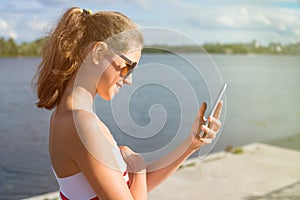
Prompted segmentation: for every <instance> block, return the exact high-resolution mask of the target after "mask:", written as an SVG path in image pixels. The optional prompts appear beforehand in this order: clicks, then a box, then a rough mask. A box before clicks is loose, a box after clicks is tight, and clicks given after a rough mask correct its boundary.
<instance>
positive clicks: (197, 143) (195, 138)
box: [191, 101, 223, 150]
mask: <svg viewBox="0 0 300 200" xmlns="http://www.w3.org/2000/svg"><path fill="white" fill-rule="evenodd" d="M222 106H223V102H222V101H220V102H219V103H218V106H217V108H216V111H215V113H214V115H213V116H212V117H208V119H207V120H208V122H209V125H208V127H207V126H205V125H204V124H205V122H206V119H205V117H204V114H205V111H206V107H207V106H206V103H202V106H201V108H200V109H199V112H198V114H197V116H196V119H195V121H194V124H193V126H192V132H191V137H192V144H191V147H192V148H193V149H195V150H197V149H199V148H200V147H201V146H203V145H204V144H209V143H211V142H212V140H213V139H214V138H215V137H216V134H217V133H218V132H219V130H220V127H221V121H220V120H219V118H220V116H221V110H222ZM201 130H202V131H203V132H204V137H202V138H200V136H199V134H200V132H201Z"/></svg>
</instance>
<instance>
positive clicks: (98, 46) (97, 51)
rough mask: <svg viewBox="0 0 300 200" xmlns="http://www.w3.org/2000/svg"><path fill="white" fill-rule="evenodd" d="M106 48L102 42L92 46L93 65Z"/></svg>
mask: <svg viewBox="0 0 300 200" xmlns="http://www.w3.org/2000/svg"><path fill="white" fill-rule="evenodd" d="M106 50H107V45H106V44H105V43H104V42H97V43H96V44H95V45H94V48H93V62H94V64H95V65H98V64H99V63H100V60H101V57H102V56H103V55H104V51H106Z"/></svg>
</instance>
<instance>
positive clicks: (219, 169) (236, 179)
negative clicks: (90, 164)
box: [26, 143, 300, 200]
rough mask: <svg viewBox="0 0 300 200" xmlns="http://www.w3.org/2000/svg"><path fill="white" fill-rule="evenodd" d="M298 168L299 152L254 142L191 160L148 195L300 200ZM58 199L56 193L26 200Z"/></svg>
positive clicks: (171, 199) (172, 199)
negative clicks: (232, 149) (202, 158)
mask: <svg viewBox="0 0 300 200" xmlns="http://www.w3.org/2000/svg"><path fill="white" fill-rule="evenodd" d="M299 169H300V151H296V150H291V149H286V148H282V147H277V146H271V145H267V144H261V143H253V144H249V145H245V146H243V147H242V152H241V153H239V154H232V153H228V152H217V153H213V154H210V155H209V156H208V157H206V158H205V159H204V160H200V159H198V158H193V159H189V160H188V161H186V162H185V163H184V164H183V166H182V168H181V169H179V170H178V171H177V172H176V173H175V174H174V175H173V176H172V177H170V178H169V179H167V180H166V181H165V182H163V183H162V184H161V185H160V186H159V187H158V188H156V189H155V190H153V191H152V192H151V193H150V194H149V200H164V199H168V200H182V199H190V200H193V199H195V200H197V199H205V200H222V199H230V200H235V199H237V200H241V199H245V200H263V199H273V198H272V197H273V196H274V199H278V197H280V195H283V196H284V195H285V194H286V193H287V194H288V195H290V196H291V198H290V199H296V198H297V197H298V198H300V190H299V188H300V170H299ZM285 196H286V195H285ZM275 197H276V198H275ZM55 198H58V193H57V192H53V193H48V194H45V195H41V196H36V197H32V198H28V199H26V200H45V199H49V200H52V199H55ZM279 199H281V198H279Z"/></svg>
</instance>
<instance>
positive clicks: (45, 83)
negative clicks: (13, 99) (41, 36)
mask: <svg viewBox="0 0 300 200" xmlns="http://www.w3.org/2000/svg"><path fill="white" fill-rule="evenodd" d="M135 28H136V25H135V24H134V23H133V22H132V21H131V20H130V19H128V18H127V17H126V16H125V15H122V14H120V13H116V12H98V13H95V14H90V12H88V11H85V10H82V9H80V8H77V7H72V8H70V9H68V10H67V11H66V12H65V13H64V14H63V16H62V17H61V19H60V20H59V22H58V24H57V26H56V27H55V29H54V30H53V31H52V33H51V34H50V35H49V37H47V41H46V44H45V46H44V47H43V49H42V61H41V63H40V65H39V66H38V69H37V73H36V76H35V78H36V79H37V81H36V84H35V88H36V92H37V96H38V102H37V103H36V105H37V107H39V108H46V109H49V110H50V109H53V108H54V107H55V106H57V104H58V103H59V101H60V99H61V97H62V94H63V92H64V89H65V87H66V85H67V82H68V80H69V79H70V78H71V77H72V75H73V74H74V73H75V72H76V71H77V70H78V68H79V67H80V65H81V63H82V62H83V59H84V57H85V56H86V55H85V53H84V50H85V49H86V47H87V45H88V44H90V43H91V42H93V41H105V40H106V39H107V38H109V37H111V36H113V35H114V34H118V33H120V32H122V31H125V30H131V29H135ZM139 34H140V37H139V38H140V39H139V40H141V42H142V36H141V33H139ZM128 42H129V41H127V43H128Z"/></svg>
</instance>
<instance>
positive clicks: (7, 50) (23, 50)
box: [0, 38, 46, 57]
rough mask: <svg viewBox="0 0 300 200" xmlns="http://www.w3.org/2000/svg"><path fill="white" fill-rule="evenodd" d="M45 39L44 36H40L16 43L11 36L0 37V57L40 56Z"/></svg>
mask: <svg viewBox="0 0 300 200" xmlns="http://www.w3.org/2000/svg"><path fill="white" fill-rule="evenodd" d="M45 41H46V40H45V38H41V39H37V40H35V41H33V42H29V43H27V42H23V43H21V44H17V43H16V42H15V41H14V40H13V39H12V38H10V39H8V40H5V39H4V38H0V57H23V56H32V57H33V56H40V53H41V49H42V47H43V45H44V44H45Z"/></svg>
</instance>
